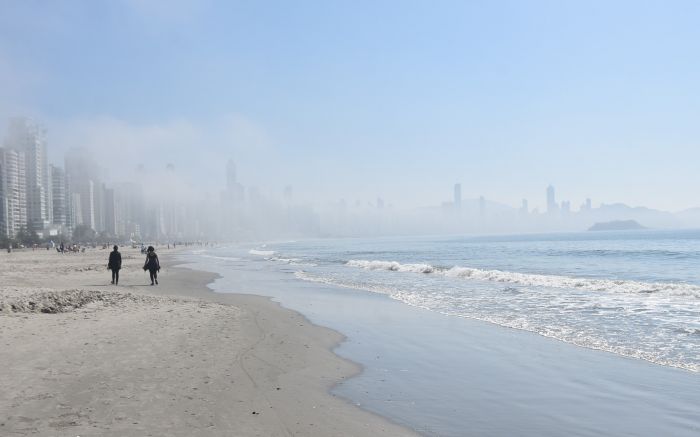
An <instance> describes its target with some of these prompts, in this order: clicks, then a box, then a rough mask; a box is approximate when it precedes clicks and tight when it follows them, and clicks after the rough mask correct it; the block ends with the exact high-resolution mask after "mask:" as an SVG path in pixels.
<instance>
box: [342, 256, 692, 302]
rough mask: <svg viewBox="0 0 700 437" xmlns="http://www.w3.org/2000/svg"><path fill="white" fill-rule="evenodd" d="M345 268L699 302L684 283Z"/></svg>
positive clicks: (362, 263) (356, 263) (385, 266)
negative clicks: (655, 294)
mask: <svg viewBox="0 0 700 437" xmlns="http://www.w3.org/2000/svg"><path fill="white" fill-rule="evenodd" d="M346 265H347V266H350V267H357V268H362V269H365V270H387V271H393V272H404V273H423V274H437V275H442V276H446V277H452V278H460V279H470V280H477V281H490V282H502V283H507V284H517V285H524V286H533V287H550V288H569V289H571V288H573V289H583V290H591V291H616V292H623V293H666V294H669V295H675V296H688V297H694V298H700V286H697V285H692V284H683V283H663V282H641V281H628V280H616V279H593V278H573V277H569V276H556V275H539V274H531V273H518V272H506V271H502V270H482V269H477V268H471V267H461V266H454V267H451V268H445V267H437V266H432V265H430V264H401V263H399V262H396V261H367V260H350V261H348V262H347V263H346Z"/></svg>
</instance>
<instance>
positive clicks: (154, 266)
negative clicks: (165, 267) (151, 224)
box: [143, 246, 160, 285]
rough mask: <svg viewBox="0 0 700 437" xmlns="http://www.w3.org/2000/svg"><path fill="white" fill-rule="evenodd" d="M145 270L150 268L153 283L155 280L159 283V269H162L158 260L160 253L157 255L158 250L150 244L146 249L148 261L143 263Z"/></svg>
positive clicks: (156, 283)
mask: <svg viewBox="0 0 700 437" xmlns="http://www.w3.org/2000/svg"><path fill="white" fill-rule="evenodd" d="M143 270H144V271H146V270H148V273H150V275H151V285H153V283H154V282H155V285H158V271H160V261H158V255H156V250H155V249H154V248H153V246H148V250H147V251H146V263H145V264H144V265H143Z"/></svg>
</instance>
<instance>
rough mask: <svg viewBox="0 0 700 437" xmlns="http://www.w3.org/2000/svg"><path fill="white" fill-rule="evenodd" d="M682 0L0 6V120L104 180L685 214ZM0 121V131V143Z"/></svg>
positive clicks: (696, 90) (697, 98) (689, 172)
mask: <svg viewBox="0 0 700 437" xmlns="http://www.w3.org/2000/svg"><path fill="white" fill-rule="evenodd" d="M698 22H700V2H696V1H664V2H662V1H639V0H637V1H624V0H619V1H615V2H609V1H596V0H592V1H566V0H565V1H554V0H553V1H544V0H542V1H540V0H532V1H524V0H522V1H488V2H487V1H464V0H462V1H410V0H406V1H381V0H375V1H343V0H338V1H331V2H328V1H303V0H301V1H294V2H290V1H277V2H273V1H233V0H232V1H207V0H199V1H188V0H142V1H137V0H114V1H67V0H63V1H62V0H56V1H38V0H25V1H16V0H0V120H6V119H7V118H8V117H10V116H13V115H28V116H31V117H34V118H36V119H37V120H39V121H41V122H42V123H44V124H45V125H46V126H47V128H48V142H49V149H50V157H51V159H52V161H54V162H56V163H59V164H60V163H61V161H62V156H63V153H64V152H65V150H67V149H68V148H70V147H74V146H81V147H87V148H89V149H90V150H92V151H93V153H94V154H95V155H96V156H97V157H99V159H100V165H101V166H104V167H105V168H107V169H108V174H109V178H110V179H111V180H114V181H122V180H128V179H129V178H130V177H133V172H134V169H135V168H136V167H137V166H138V165H139V164H143V165H144V166H145V168H146V169H147V170H149V171H153V172H156V171H161V170H162V169H163V168H164V167H165V165H166V164H167V163H172V164H173V165H174V166H175V168H176V171H177V172H178V174H179V175H182V178H183V179H184V180H186V181H187V183H188V184H190V185H191V186H194V187H198V188H199V189H202V190H206V191H209V192H216V191H217V190H219V189H220V188H222V187H223V185H224V181H225V174H224V169H225V163H226V161H227V160H228V159H229V158H232V159H234V160H235V161H236V163H237V166H238V174H239V180H240V181H241V183H243V184H244V185H256V186H259V187H261V188H263V189H264V190H267V191H268V192H270V193H281V192H282V190H283V187H284V186H285V185H287V184H291V185H293V187H294V193H295V196H297V197H298V198H300V199H303V200H313V201H317V202H327V201H334V200H338V199H340V198H344V199H347V200H348V201H352V200H355V199H361V200H371V201H373V200H375V199H376V198H377V197H382V198H383V199H384V200H385V201H386V202H387V203H390V204H392V205H395V206H397V207H415V206H426V205H436V204H439V203H440V202H442V201H444V200H450V199H451V195H452V186H453V184H454V183H456V182H459V183H461V184H462V193H463V196H464V197H465V198H475V197H478V196H481V195H483V196H485V197H486V198H488V199H493V200H496V201H500V202H502V203H506V204H509V205H513V206H518V205H519V204H520V201H521V199H523V198H527V199H528V200H529V203H530V206H531V207H539V208H540V210H542V209H544V206H545V203H546V202H545V188H546V186H547V185H548V184H550V183H551V184H553V185H554V186H555V187H556V188H557V198H558V200H570V201H571V202H572V205H573V206H574V208H576V207H577V206H578V205H579V204H581V203H582V202H583V201H584V200H585V198H587V197H590V198H591V199H592V200H593V204H594V205H598V204H599V203H601V202H604V203H613V202H625V203H628V204H630V205H634V206H636V205H645V206H648V207H653V208H659V209H664V210H673V211H677V210H682V209H685V208H689V207H695V206H700V171H698V168H700V80H698V77H700V74H699V73H700V26H697V23H698ZM4 124H5V122H4V121H2V123H0V134H2V133H3V131H4V129H5V126H4Z"/></svg>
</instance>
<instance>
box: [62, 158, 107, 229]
mask: <svg viewBox="0 0 700 437" xmlns="http://www.w3.org/2000/svg"><path fill="white" fill-rule="evenodd" d="M65 159H66V167H65V168H66V176H67V177H68V180H69V181H70V184H69V185H70V193H71V197H72V198H74V195H76V194H77V195H78V197H79V199H80V201H79V202H77V203H76V202H75V198H74V201H73V202H72V204H73V205H74V206H76V207H78V209H79V210H80V214H78V211H77V210H76V209H74V210H73V221H74V226H76V225H78V224H83V225H87V226H90V228H92V229H94V230H95V231H97V230H98V226H97V224H98V223H97V222H98V220H100V217H101V214H100V213H99V212H98V211H96V210H97V208H98V207H99V201H100V198H101V196H99V195H98V196H96V195H95V191H96V190H97V189H99V188H100V187H101V185H100V184H99V179H98V175H97V172H98V168H97V164H96V163H95V161H94V160H93V159H92V157H91V155H90V153H89V152H88V151H87V150H85V149H79V148H74V149H71V150H69V151H68V153H66V158H65ZM100 227H101V228H104V226H100ZM101 230H104V229H101Z"/></svg>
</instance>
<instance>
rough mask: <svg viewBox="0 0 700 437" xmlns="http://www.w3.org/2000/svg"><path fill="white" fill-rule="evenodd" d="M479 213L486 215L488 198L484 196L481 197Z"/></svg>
mask: <svg viewBox="0 0 700 437" xmlns="http://www.w3.org/2000/svg"><path fill="white" fill-rule="evenodd" d="M479 215H480V216H482V217H483V216H484V215H486V199H485V198H484V196H480V197H479Z"/></svg>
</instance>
